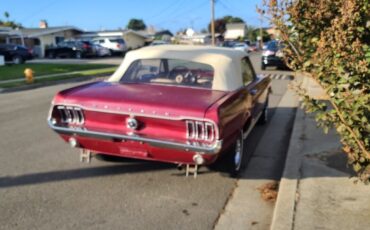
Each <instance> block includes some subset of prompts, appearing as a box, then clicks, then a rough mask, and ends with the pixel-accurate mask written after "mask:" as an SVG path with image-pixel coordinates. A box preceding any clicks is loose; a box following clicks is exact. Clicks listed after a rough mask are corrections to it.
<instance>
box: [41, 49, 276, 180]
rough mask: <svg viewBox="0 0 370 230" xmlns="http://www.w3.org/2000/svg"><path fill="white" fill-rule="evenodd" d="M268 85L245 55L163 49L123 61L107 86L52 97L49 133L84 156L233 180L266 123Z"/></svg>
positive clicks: (92, 85)
mask: <svg viewBox="0 0 370 230" xmlns="http://www.w3.org/2000/svg"><path fill="white" fill-rule="evenodd" d="M270 84H271V80H270V79H269V78H265V77H263V76H257V75H256V74H255V72H254V70H253V67H252V65H251V62H250V60H249V58H248V56H247V54H246V53H245V52H242V51H238V50H233V49H228V48H216V47H199V46H181V45H162V46H151V47H146V48H142V49H139V50H136V51H131V52H129V53H127V55H126V57H125V59H124V60H123V62H122V64H121V65H120V67H119V68H118V69H117V70H116V72H115V73H114V74H113V75H112V76H111V77H110V78H109V79H108V80H106V81H101V82H94V83H89V84H84V85H80V86H77V87H74V88H71V89H67V90H64V91H61V92H59V93H58V94H57V95H56V96H55V97H54V99H53V101H52V105H51V109H50V113H49V117H48V124H49V126H50V127H51V128H52V129H53V130H54V131H56V132H57V133H58V134H60V136H61V137H62V138H63V139H64V140H65V141H66V142H69V143H70V145H71V146H72V147H76V148H80V149H81V152H82V153H81V157H82V160H84V159H86V160H88V161H89V159H90V157H91V154H95V153H99V154H103V156H104V155H106V156H109V155H113V156H120V157H125V158H138V159H145V160H153V161H162V162H171V163H175V164H178V165H187V173H188V172H189V171H191V170H193V172H194V171H195V173H196V170H197V167H198V166H199V165H210V164H213V163H215V162H216V160H217V162H218V163H221V164H225V165H227V167H228V168H229V169H230V172H231V173H233V174H235V173H238V172H239V171H240V170H241V169H242V168H243V167H244V166H245V164H246V159H247V156H248V153H247V151H246V150H247V148H246V146H245V139H246V137H247V135H248V134H249V132H250V131H251V129H252V128H253V127H254V125H255V124H256V123H257V121H259V122H261V123H264V122H265V121H266V119H267V109H268V94H269V91H270Z"/></svg>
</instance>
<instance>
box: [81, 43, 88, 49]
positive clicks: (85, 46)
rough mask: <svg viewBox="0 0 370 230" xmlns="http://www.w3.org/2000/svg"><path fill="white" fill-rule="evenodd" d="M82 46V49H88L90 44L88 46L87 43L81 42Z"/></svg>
mask: <svg viewBox="0 0 370 230" xmlns="http://www.w3.org/2000/svg"><path fill="white" fill-rule="evenodd" d="M82 47H83V48H84V49H88V48H90V46H89V45H88V44H83V45H82Z"/></svg>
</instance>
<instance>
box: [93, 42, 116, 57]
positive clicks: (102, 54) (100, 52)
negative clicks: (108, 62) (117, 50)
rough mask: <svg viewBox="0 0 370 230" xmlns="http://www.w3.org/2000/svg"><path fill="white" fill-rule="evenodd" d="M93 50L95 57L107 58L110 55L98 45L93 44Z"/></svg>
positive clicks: (108, 51)
mask: <svg viewBox="0 0 370 230" xmlns="http://www.w3.org/2000/svg"><path fill="white" fill-rule="evenodd" d="M93 49H94V52H95V55H96V56H97V57H107V56H111V55H112V54H111V52H110V50H109V49H108V48H105V47H103V46H101V45H99V44H93Z"/></svg>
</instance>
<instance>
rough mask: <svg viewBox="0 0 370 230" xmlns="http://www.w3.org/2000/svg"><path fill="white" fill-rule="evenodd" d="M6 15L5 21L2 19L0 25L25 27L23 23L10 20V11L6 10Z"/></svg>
mask: <svg viewBox="0 0 370 230" xmlns="http://www.w3.org/2000/svg"><path fill="white" fill-rule="evenodd" d="M4 17H5V18H6V20H5V21H2V20H0V26H6V27H12V28H23V26H22V24H20V23H16V22H14V21H10V20H9V17H10V14H9V12H7V11H5V12H4Z"/></svg>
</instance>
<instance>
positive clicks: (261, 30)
mask: <svg viewBox="0 0 370 230" xmlns="http://www.w3.org/2000/svg"><path fill="white" fill-rule="evenodd" d="M264 13H265V11H264V10H262V11H261V12H260V23H261V24H260V38H261V40H260V48H261V49H262V47H263V29H262V26H263V14H264Z"/></svg>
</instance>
